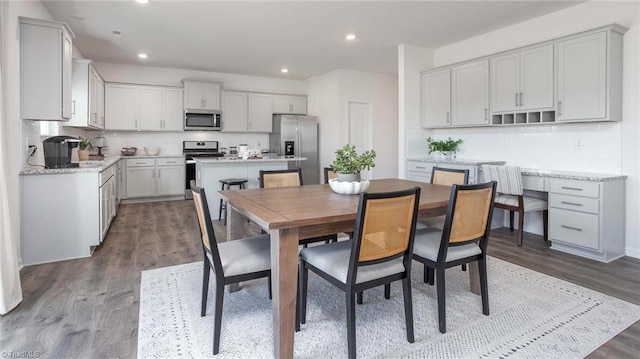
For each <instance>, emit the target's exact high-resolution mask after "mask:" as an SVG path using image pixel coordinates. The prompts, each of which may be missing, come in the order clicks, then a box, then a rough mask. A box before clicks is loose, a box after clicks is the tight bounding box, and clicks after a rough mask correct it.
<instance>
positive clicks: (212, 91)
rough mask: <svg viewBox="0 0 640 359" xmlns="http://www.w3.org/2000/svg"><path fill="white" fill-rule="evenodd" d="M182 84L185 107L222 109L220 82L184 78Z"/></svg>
mask: <svg viewBox="0 0 640 359" xmlns="http://www.w3.org/2000/svg"><path fill="white" fill-rule="evenodd" d="M182 85H183V87H184V108H185V109H192V110H193V109H195V110H220V89H221V87H222V85H221V84H220V83H217V82H201V81H190V80H182Z"/></svg>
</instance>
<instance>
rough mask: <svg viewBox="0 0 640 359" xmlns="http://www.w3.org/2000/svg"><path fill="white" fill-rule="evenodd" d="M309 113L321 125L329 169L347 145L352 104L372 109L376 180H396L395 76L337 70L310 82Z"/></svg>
mask: <svg viewBox="0 0 640 359" xmlns="http://www.w3.org/2000/svg"><path fill="white" fill-rule="evenodd" d="M307 85H308V87H309V103H310V104H311V105H310V106H309V113H310V114H311V115H315V116H318V118H319V121H320V139H321V146H320V147H321V148H320V165H321V166H322V167H327V166H329V165H330V164H331V162H333V160H334V158H335V151H336V150H337V149H338V148H340V147H342V146H343V145H344V144H346V143H348V137H347V136H348V135H347V134H348V132H347V128H346V123H347V119H348V111H347V110H348V108H347V106H348V105H347V104H348V102H349V101H354V102H367V103H370V104H371V105H372V109H373V113H372V120H373V146H372V147H373V149H375V151H376V155H377V156H376V160H375V162H376V167H375V169H374V171H373V175H374V177H375V178H388V177H396V175H397V171H398V142H397V141H398V135H397V134H398V126H397V121H396V118H397V113H398V103H397V98H398V95H397V94H398V92H397V91H398V87H397V78H396V77H395V76H390V75H384V74H377V73H370V72H362V71H352V70H335V71H331V72H329V73H327V74H324V75H322V76H318V77H314V78H311V79H309V80H307Z"/></svg>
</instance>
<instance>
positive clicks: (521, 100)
mask: <svg viewBox="0 0 640 359" xmlns="http://www.w3.org/2000/svg"><path fill="white" fill-rule="evenodd" d="M523 99H524V96H522V92H520V107H522V105H524V100H523Z"/></svg>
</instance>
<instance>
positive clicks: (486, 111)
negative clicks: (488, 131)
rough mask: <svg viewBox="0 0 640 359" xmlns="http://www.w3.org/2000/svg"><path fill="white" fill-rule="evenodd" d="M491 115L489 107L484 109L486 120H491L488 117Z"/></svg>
mask: <svg viewBox="0 0 640 359" xmlns="http://www.w3.org/2000/svg"><path fill="white" fill-rule="evenodd" d="M488 115H489V109H488V108H485V109H484V121H485V122H486V121H489V117H487V116H488Z"/></svg>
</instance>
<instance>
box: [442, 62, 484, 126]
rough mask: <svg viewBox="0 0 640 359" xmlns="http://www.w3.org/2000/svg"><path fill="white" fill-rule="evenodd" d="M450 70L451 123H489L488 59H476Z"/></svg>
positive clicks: (464, 124) (461, 124) (462, 124)
mask: <svg viewBox="0 0 640 359" xmlns="http://www.w3.org/2000/svg"><path fill="white" fill-rule="evenodd" d="M451 71H452V76H451V78H452V98H451V100H452V101H451V102H452V103H451V114H452V119H451V123H452V124H453V125H454V126H466V125H486V124H488V123H489V61H488V60H483V61H477V62H473V63H469V64H465V65H461V66H457V67H453V68H452V69H451Z"/></svg>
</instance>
